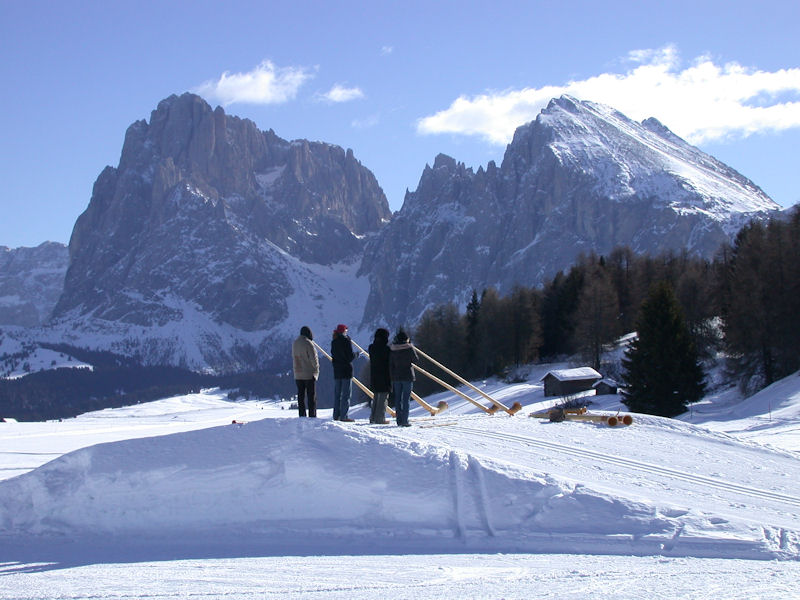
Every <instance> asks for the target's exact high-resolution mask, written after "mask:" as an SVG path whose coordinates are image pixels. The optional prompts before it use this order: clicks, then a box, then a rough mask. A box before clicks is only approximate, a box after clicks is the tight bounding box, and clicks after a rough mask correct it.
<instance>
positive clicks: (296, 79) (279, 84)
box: [194, 60, 313, 106]
mask: <svg viewBox="0 0 800 600" xmlns="http://www.w3.org/2000/svg"><path fill="white" fill-rule="evenodd" d="M311 77H313V73H312V72H311V70H309V69H306V68H304V67H276V66H275V65H274V64H273V63H272V62H271V61H268V60H265V61H264V62H262V63H261V64H260V65H258V66H257V67H256V68H255V69H253V70H252V71H250V72H248V73H233V74H230V73H229V72H228V71H225V72H224V73H223V74H222V75H221V76H220V78H219V79H218V80H217V81H206V82H205V83H203V84H202V85H200V86H198V87H197V88H195V90H194V91H195V92H196V93H198V94H200V95H201V96H203V97H205V98H207V99H209V100H215V101H218V102H220V103H221V104H222V105H223V106H228V105H229V104H233V103H235V102H240V103H248V104H281V103H284V102H288V101H289V100H292V99H294V98H295V96H296V95H297V91H298V90H299V89H300V86H302V85H303V83H305V82H306V81H307V80H308V79H310V78H311Z"/></svg>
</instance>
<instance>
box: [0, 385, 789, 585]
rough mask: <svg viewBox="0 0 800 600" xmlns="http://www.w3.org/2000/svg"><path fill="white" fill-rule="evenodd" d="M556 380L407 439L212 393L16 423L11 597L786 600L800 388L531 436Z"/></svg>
mask: <svg viewBox="0 0 800 600" xmlns="http://www.w3.org/2000/svg"><path fill="white" fill-rule="evenodd" d="M540 375H541V373H539V372H538V370H536V372H535V373H534V372H532V373H531V378H530V380H529V381H528V382H526V383H519V384H514V385H504V384H501V383H499V382H491V381H490V382H484V383H483V384H482V387H483V389H484V390H485V391H487V392H488V393H490V394H492V395H493V397H495V398H496V399H497V400H499V401H501V402H503V403H505V404H507V405H508V404H511V403H512V402H515V401H519V402H521V403H522V404H523V405H524V407H525V408H524V409H523V411H521V412H520V413H518V414H517V415H516V416H508V415H504V414H497V415H494V416H487V415H485V414H482V413H479V412H477V411H476V409H475V407H473V406H472V405H471V404H469V403H467V402H466V401H464V400H459V399H458V398H457V397H455V396H453V395H452V394H441V395H439V396H434V397H432V398H429V400H430V401H432V402H433V403H434V404H435V403H436V402H438V401H439V400H446V401H447V402H448V403H449V404H450V408H449V409H448V410H447V411H446V412H444V413H442V414H440V415H438V416H436V417H429V416H426V415H427V413H425V412H424V411H423V410H422V409H421V408H419V407H417V408H414V409H413V410H412V420H413V422H414V426H413V427H411V428H408V429H405V428H397V427H394V426H393V425H386V426H371V425H368V424H367V423H366V422H365V418H366V416H367V409H366V408H365V407H355V408H354V409H353V411H352V414H353V416H355V417H356V418H357V419H356V422H354V423H338V422H333V421H330V420H329V417H330V414H329V413H330V411H329V410H328V411H321V418H320V419H316V420H311V419H297V418H295V411H294V410H292V409H291V408H290V406H289V402H277V403H275V402H260V401H249V402H241V403H234V402H229V401H227V400H226V399H225V396H224V394H222V393H221V392H219V391H213V390H208V391H205V392H203V393H200V394H195V395H190V396H183V397H177V398H170V399H165V400H162V401H159V402H153V403H149V404H143V405H139V406H133V407H127V408H122V409H113V410H112V409H109V410H104V411H99V412H95V413H88V414H85V415H82V416H80V417H78V418H75V419H69V420H66V421H63V422H47V423H0V578H1V580H2V583H3V585H2V586H0V598H51V597H53V595H54V594H55V593H56V592H58V594H60V595H59V597H71V598H72V597H75V598H77V597H87V596H89V595H91V596H92V597H98V598H119V597H142V596H143V595H147V596H148V597H153V598H174V597H185V595H186V594H189V595H192V594H203V595H205V596H206V597H210V598H221V597H237V598H263V597H271V596H270V595H275V596H276V597H277V596H280V597H282V598H302V597H306V594H309V593H318V594H324V595H325V596H326V597H332V598H357V599H358V598H374V597H378V596H379V597H382V598H392V599H394V598H409V597H414V598H417V599H419V598H440V597H474V598H496V597H506V598H530V597H552V598H556V597H557V598H575V599H577V598H586V597H592V598H605V599H612V598H613V599H620V598H643V597H647V598H651V597H660V598H686V597H693V598H702V599H711V598H719V597H725V598H741V599H742V600H743V599H745V598H747V599H748V600H752V599H754V598H764V599H766V598H791V597H793V596H792V593H793V592H792V591H791V590H792V589H793V587H795V585H796V579H797V577H798V576H800V561H798V558H800V455H798V454H797V453H796V452H792V451H789V450H785V449H782V448H781V446H782V445H783V444H789V445H791V444H793V440H796V439H797V438H796V436H797V432H798V430H800V419H798V415H799V414H800V402H799V401H800V375H798V374H796V375H794V376H792V377H790V378H787V379H786V380H784V381H782V382H779V383H778V384H776V385H774V386H772V387H771V388H768V389H767V390H765V391H764V392H762V393H761V394H759V395H758V396H757V397H753V398H751V399H749V400H746V401H741V400H738V401H737V400H736V399H735V398H734V395H733V393H732V392H726V393H724V394H722V395H721V397H718V398H712V399H711V401H709V402H707V403H705V404H703V405H701V406H699V407H697V409H696V410H694V411H693V412H692V413H691V414H690V415H687V416H686V417H685V418H686V419H687V420H691V421H692V422H691V423H690V422H684V421H681V420H669V419H662V418H657V417H647V416H642V415H636V416H635V422H634V424H633V425H631V426H630V427H624V428H619V427H618V428H609V427H607V426H605V425H602V424H596V423H587V422H564V423H551V422H549V421H547V420H542V419H538V418H529V417H528V416H527V415H528V414H529V413H531V412H534V411H536V410H541V409H544V408H548V407H550V406H551V405H552V404H553V400H552V399H550V398H547V399H546V398H545V397H544V396H543V390H542V386H541V383H539V382H538V379H539V376H540ZM320 387H321V391H322V393H328V392H329V391H330V390H329V389H327V388H326V384H325V382H323V383H322V384H321V386H320ZM592 407H593V410H595V411H601V410H602V409H605V410H606V411H611V412H614V411H616V410H618V409H619V408H620V406H619V399H618V397H617V396H602V397H596V398H595V399H594V404H593V405H592ZM770 408H771V409H772V411H773V412H772V415H770V414H769V409H770ZM765 409H766V410H767V412H766V413H765V412H763V411H764V410H765ZM723 413H724V414H729V415H731V418H730V419H729V420H722V419H721V418H720V417H719V415H720V414H723ZM770 418H771V419H772V420H770ZM706 419H711V420H709V421H708V422H705V420H706ZM746 422H750V423H751V424H758V426H752V427H746V426H744V424H745V423H746ZM740 436H741V437H743V438H745V439H740ZM764 441H767V442H768V443H769V445H764V444H763V443H761V442H764ZM497 553H502V554H497ZM517 553H524V554H517ZM531 553H532V554H531ZM387 555H397V556H387ZM399 555H403V556H402V558H400V556H399ZM409 555H416V556H409ZM300 556H302V557H303V558H302V559H299V558H294V557H300ZM273 557H274V558H273ZM669 557H672V558H669ZM689 557H694V558H691V559H689ZM702 557H705V558H702ZM748 559H789V561H788V562H785V561H780V562H774V561H763V560H759V561H757V562H753V561H752V560H748ZM154 561H158V562H154ZM397 564H402V571H403V576H402V577H397V576H395V575H394V574H393V572H394V571H395V569H396V567H395V566H394V565H397ZM478 565H479V566H480V568H477V567H478ZM165 569H166V570H165ZM267 573H272V575H273V576H271V577H270V576H269V575H265V574H267ZM381 574H383V575H381ZM265 577H266V578H265ZM412 584H413V585H412ZM409 585H411V586H412V587H411V588H409ZM542 586H546V588H543V587H542ZM543 589H546V590H547V591H548V593H550V594H551V595H549V596H547V595H545V596H542V595H541V592H542V590H543ZM124 590H127V591H124ZM410 592H411V595H409V593H410Z"/></svg>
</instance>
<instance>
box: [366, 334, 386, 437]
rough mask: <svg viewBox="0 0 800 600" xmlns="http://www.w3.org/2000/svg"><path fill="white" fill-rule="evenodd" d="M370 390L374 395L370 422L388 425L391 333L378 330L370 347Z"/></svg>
mask: <svg viewBox="0 0 800 600" xmlns="http://www.w3.org/2000/svg"><path fill="white" fill-rule="evenodd" d="M368 351H369V388H370V390H372V393H373V395H374V397H373V399H372V411H371V412H370V415H369V422H370V423H373V424H375V425H386V400H387V399H388V397H389V390H390V389H391V378H390V376H389V353H390V351H389V331H388V330H386V329H383V328H381V329H378V330H376V331H375V338H374V340H373V342H372V343H371V344H370V345H369V348H368Z"/></svg>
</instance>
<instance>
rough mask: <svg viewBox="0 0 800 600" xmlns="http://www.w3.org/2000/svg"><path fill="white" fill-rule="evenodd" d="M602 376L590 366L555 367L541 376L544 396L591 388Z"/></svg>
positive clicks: (571, 392)
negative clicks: (573, 367) (575, 367)
mask: <svg viewBox="0 0 800 600" xmlns="http://www.w3.org/2000/svg"><path fill="white" fill-rule="evenodd" d="M602 378H603V376H602V375H600V373H598V372H597V371H595V370H594V369H592V368H591V367H579V368H577V369H556V370H554V371H550V372H548V373H547V375H545V376H544V377H542V379H541V380H540V381H544V395H545V396H569V395H570V394H577V393H579V392H585V391H587V390H591V389H592V386H593V385H594V384H595V383H596V382H597V381H599V380H601V379H602Z"/></svg>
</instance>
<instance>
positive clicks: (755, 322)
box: [414, 210, 800, 399]
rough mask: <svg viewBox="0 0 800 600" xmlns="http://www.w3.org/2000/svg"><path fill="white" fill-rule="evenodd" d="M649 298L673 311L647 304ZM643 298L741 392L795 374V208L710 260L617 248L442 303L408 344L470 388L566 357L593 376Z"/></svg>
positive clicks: (799, 276) (799, 289)
mask: <svg viewBox="0 0 800 600" xmlns="http://www.w3.org/2000/svg"><path fill="white" fill-rule="evenodd" d="M662 288H663V289H662ZM657 290H660V291H659V292H658V293H660V294H661V295H662V296H663V294H665V293H666V294H671V295H672V297H673V298H674V300H675V303H676V305H675V306H672V305H671V304H670V302H671V300H670V299H668V298H666V299H665V298H664V297H662V298H660V300H658V302H656V299H655V298H654V295H657V294H656V291H657ZM664 290H668V291H666V292H665V291H664ZM648 300H652V301H653V302H654V303H656V304H658V303H660V306H661V308H660V309H658V310H662V311H674V310H677V311H678V316H679V322H680V323H681V324H682V326H683V327H685V329H686V333H687V336H688V342H690V347H691V350H688V349H687V352H689V351H691V352H694V353H696V355H697V356H698V357H699V358H708V357H711V356H713V355H716V354H717V353H718V352H724V353H725V354H726V355H727V357H728V367H729V370H730V375H731V376H732V377H733V378H737V379H738V380H739V383H740V384H741V385H742V386H743V388H744V389H745V390H746V391H750V392H752V391H754V390H756V389H759V388H761V387H763V386H765V385H769V384H770V383H772V382H774V381H776V380H778V379H780V378H782V377H785V376H786V375H788V374H790V373H792V372H794V371H796V370H798V369H800V344H798V341H797V340H798V339H800V210H795V211H793V213H792V214H791V215H790V216H789V217H788V218H785V219H780V218H779V219H773V220H771V221H769V222H766V223H765V222H761V221H753V222H751V223H749V224H748V225H746V226H745V227H744V228H743V229H741V230H740V231H739V233H738V235H737V236H736V237H735V239H734V240H733V242H731V243H730V244H725V245H724V246H723V247H722V248H720V250H719V252H718V253H717V255H716V257H715V258H714V259H713V260H705V259H702V258H698V257H695V256H692V255H690V254H689V253H687V252H677V253H676V252H666V253H662V254H659V255H656V256H650V255H637V254H635V253H634V252H633V251H632V250H631V249H630V248H627V247H618V248H615V249H614V250H612V251H611V252H610V253H609V254H608V255H597V254H594V253H589V254H585V255H582V256H580V257H579V258H578V260H577V262H576V263H575V264H574V265H573V266H572V267H571V268H570V269H569V270H567V271H561V272H559V273H557V274H556V275H555V276H554V277H553V278H552V279H550V280H548V281H547V282H545V284H544V285H543V286H541V287H538V288H532V287H523V286H517V287H515V288H514V289H513V290H511V292H510V293H508V294H507V295H505V296H501V295H500V294H499V293H498V292H497V290H495V289H493V288H486V289H484V290H482V291H481V292H480V294H479V293H478V291H477V290H475V291H473V293H472V297H471V299H470V301H469V303H468V304H467V305H466V309H465V311H464V312H463V313H461V311H460V310H459V308H458V306H456V305H455V304H453V303H448V304H442V305H439V306H436V307H434V308H431V309H429V310H428V311H426V313H425V314H424V315H423V316H422V319H421V320H420V322H419V324H418V326H417V327H416V329H415V331H414V340H415V343H416V344H417V345H419V346H420V348H422V349H423V350H425V352H427V353H429V354H431V355H433V356H436V357H437V358H440V360H441V362H443V363H445V364H447V365H448V366H450V367H451V368H452V369H454V370H456V371H458V372H460V373H462V374H463V375H465V376H466V377H467V378H472V379H478V378H483V377H488V376H493V375H505V374H507V373H508V372H509V371H511V370H512V369H513V367H515V366H519V365H522V364H526V363H532V362H537V361H544V362H550V361H556V360H561V359H564V358H565V357H568V356H575V355H578V356H580V357H581V358H582V360H583V361H584V362H585V363H586V364H588V365H591V366H593V367H594V368H596V369H598V370H601V369H602V366H603V365H602V364H601V361H602V355H603V349H604V348H607V347H608V346H609V344H611V343H613V342H614V341H615V340H617V339H618V338H619V337H620V336H622V335H624V334H627V333H630V332H633V331H636V330H637V325H638V326H641V325H642V323H641V321H639V319H641V318H644V316H646V315H645V314H643V312H642V307H643V306H644V305H645V304H646V302H647V301H648ZM654 310H655V309H654ZM650 318H655V317H654V316H652V315H651V317H650ZM664 322H665V323H666V322H669V320H666V321H664ZM676 335H678V334H677V333H676ZM681 347H683V346H681ZM687 348H688V347H687ZM670 375H673V376H674V375H675V374H674V373H672V374H668V373H664V374H663V377H667V376H670ZM696 399H697V398H696Z"/></svg>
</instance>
